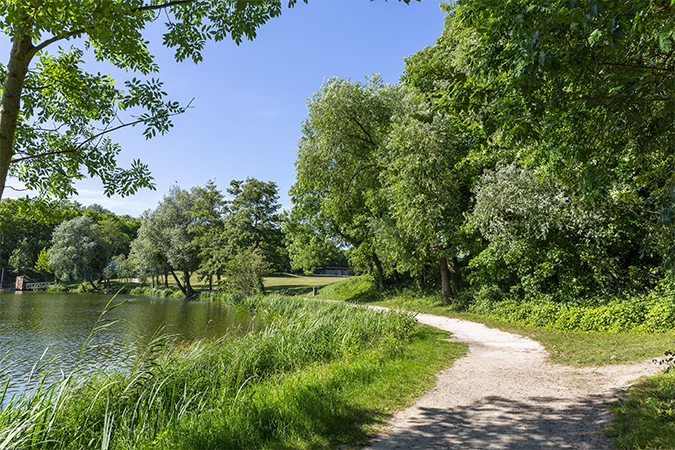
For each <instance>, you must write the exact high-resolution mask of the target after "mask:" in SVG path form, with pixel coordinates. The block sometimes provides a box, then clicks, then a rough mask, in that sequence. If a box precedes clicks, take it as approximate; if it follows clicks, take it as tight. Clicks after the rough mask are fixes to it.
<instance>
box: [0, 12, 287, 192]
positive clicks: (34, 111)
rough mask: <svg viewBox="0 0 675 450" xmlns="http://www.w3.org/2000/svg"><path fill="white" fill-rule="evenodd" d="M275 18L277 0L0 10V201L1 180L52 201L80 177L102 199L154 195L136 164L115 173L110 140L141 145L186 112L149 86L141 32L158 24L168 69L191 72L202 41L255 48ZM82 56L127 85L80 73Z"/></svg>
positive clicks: (150, 65) (150, 60) (152, 68)
mask: <svg viewBox="0 0 675 450" xmlns="http://www.w3.org/2000/svg"><path fill="white" fill-rule="evenodd" d="M295 3H296V0H288V5H289V6H293V5H294V4H295ZM281 8H282V3H281V0H250V1H238V0H237V1H235V0H208V1H198V0H50V1H44V0H23V1H3V2H0V32H2V33H4V34H6V35H7V36H8V37H9V39H10V40H11V49H10V51H9V54H8V55H6V58H7V59H6V60H5V61H4V62H0V82H1V83H2V88H1V89H2V91H1V92H0V96H1V97H0V198H1V197H2V195H3V192H4V189H5V185H6V180H7V176H8V175H9V176H13V177H16V178H17V179H18V180H20V181H21V182H23V183H24V184H25V185H26V186H28V187H29V188H32V189H35V190H37V191H39V192H40V193H42V194H44V195H48V196H54V197H67V196H69V195H70V194H73V193H74V192H75V189H74V188H73V181H74V180H76V179H81V178H84V177H86V176H94V177H98V178H100V179H101V181H102V183H103V186H104V190H105V193H106V194H107V195H112V194H120V195H129V194H133V193H134V192H136V190H137V189H139V188H143V187H151V188H152V187H153V182H152V177H151V176H150V173H149V170H148V167H147V166H146V165H144V164H142V163H141V162H140V161H138V160H134V161H133V162H132V163H131V166H130V167H129V168H126V169H124V168H121V167H119V166H118V165H117V162H116V157H117V155H118V153H119V152H120V147H119V145H118V144H116V143H115V142H113V141H112V140H111V139H110V137H109V134H110V133H111V132H112V131H115V130H117V129H120V128H122V127H128V126H134V125H138V126H142V127H143V134H144V135H145V137H146V138H150V137H152V136H155V135H156V134H157V133H165V132H167V131H168V130H169V128H170V127H171V117H172V116H173V115H175V114H180V113H182V112H183V111H185V105H179V104H178V103H177V102H174V101H170V100H168V99H167V94H166V93H165V92H164V91H163V90H162V83H161V81H159V80H158V79H156V78H154V77H153V74H155V73H157V72H159V67H158V65H157V64H156V63H155V60H154V57H153V55H152V54H151V53H150V49H149V46H148V44H149V42H148V41H147V37H146V36H147V27H148V26H149V25H150V24H151V23H152V22H156V21H157V20H163V21H165V26H166V30H165V32H164V35H163V44H164V45H165V46H167V47H169V48H172V49H174V50H175V59H176V60H177V61H182V60H186V59H191V60H192V61H194V62H199V61H201V60H202V50H203V49H204V46H205V44H206V42H207V41H209V40H216V41H220V40H223V39H224V38H225V37H227V36H228V35H229V36H230V37H231V38H232V39H233V40H234V41H235V42H237V43H240V42H241V41H242V40H243V39H244V38H248V39H253V38H255V36H256V30H257V28H258V27H260V26H261V25H263V24H264V23H266V22H267V21H268V20H269V19H270V18H272V17H276V16H278V15H279V14H280V13H281ZM68 43H71V46H70V47H69V48H68V47H67V44H68ZM85 50H92V51H93V56H94V57H95V59H96V60H97V61H105V62H107V63H110V64H112V65H113V66H116V67H118V68H120V69H123V70H125V71H127V72H129V73H131V74H133V76H132V77H131V78H130V79H128V80H125V81H123V82H122V83H120V84H116V83H115V80H113V79H112V78H111V77H110V76H109V75H106V74H101V73H89V72H87V70H86V68H85V64H84V51H85Z"/></svg>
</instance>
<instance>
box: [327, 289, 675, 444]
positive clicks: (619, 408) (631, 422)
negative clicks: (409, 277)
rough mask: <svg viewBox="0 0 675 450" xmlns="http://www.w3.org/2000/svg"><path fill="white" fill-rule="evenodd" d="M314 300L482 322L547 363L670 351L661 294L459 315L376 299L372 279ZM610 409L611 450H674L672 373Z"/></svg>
mask: <svg viewBox="0 0 675 450" xmlns="http://www.w3.org/2000/svg"><path fill="white" fill-rule="evenodd" d="M319 297H321V298H326V299H328V298H332V299H338V300H344V301H351V302H358V303H368V304H372V305H380V306H387V307H390V308H397V309H404V310H408V311H417V312H423V313H428V314H436V315H441V316H448V317H456V318H462V319H467V320H472V321H475V322H480V323H484V324H486V325H487V326H490V327H494V328H499V329H501V330H504V331H508V332H512V333H517V334H520V335H523V336H528V337H531V338H532V339H534V340H537V341H539V342H540V343H541V344H542V345H543V346H544V347H545V348H546V349H547V351H548V352H549V354H550V357H551V360H552V361H554V362H557V363H561V364H567V365H573V366H596V365H603V364H620V363H631V362H637V361H644V360H646V359H650V358H655V357H660V356H662V355H663V354H664V352H665V351H666V350H669V349H670V350H672V349H675V333H674V332H673V330H672V327H673V323H675V320H674V319H673V312H674V311H675V303H674V300H673V295H672V292H669V291H668V290H664V291H661V292H654V293H651V294H649V295H645V296H642V297H639V298H633V299H628V300H626V301H624V302H619V301H614V302H607V303H604V302H597V303H594V302H586V304H585V305H580V304H575V305H560V304H552V303H550V302H545V301H542V302H538V303H537V302H521V303H519V304H516V303H515V302H513V301H507V302H503V303H502V304H497V303H495V304H490V303H489V302H487V304H485V303H484V304H478V305H473V307H471V305H460V306H461V307H462V308H461V309H464V310H463V311H458V310H457V308H455V307H449V306H447V305H446V304H445V302H444V300H443V298H442V296H441V295H440V294H432V295H422V294H416V293H413V292H411V291H401V292H389V293H388V294H382V293H380V292H378V291H377V289H376V287H375V284H374V282H373V281H372V280H371V279H369V278H368V277H360V278H353V279H350V280H349V281H346V282H343V283H337V284H334V285H330V286H327V287H325V288H323V289H321V290H320V291H319ZM476 306H477V307H476ZM467 309H468V311H467ZM537 325H538V326H537ZM655 330H658V331H655ZM611 411H612V413H613V414H614V420H613V421H612V423H611V426H610V428H609V430H608V433H609V434H610V435H611V436H612V437H613V438H614V439H615V445H616V447H617V448H620V449H672V448H675V370H671V371H670V372H669V373H665V374H660V375H657V376H655V377H652V378H649V379H646V380H642V381H640V382H638V383H637V384H635V385H634V386H633V387H632V388H631V389H630V390H629V392H628V398H627V400H626V401H623V402H620V403H616V404H614V405H612V407H611Z"/></svg>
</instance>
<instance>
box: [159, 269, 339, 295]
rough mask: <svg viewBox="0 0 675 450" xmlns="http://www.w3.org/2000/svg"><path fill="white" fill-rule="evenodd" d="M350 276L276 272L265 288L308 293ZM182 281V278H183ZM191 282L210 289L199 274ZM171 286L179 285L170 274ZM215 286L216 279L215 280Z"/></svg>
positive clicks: (284, 291) (291, 293) (280, 292)
mask: <svg viewBox="0 0 675 450" xmlns="http://www.w3.org/2000/svg"><path fill="white" fill-rule="evenodd" d="M348 278H349V277H340V276H326V275H298V274H293V273H275V274H272V275H270V276H269V277H266V278H265V280H264V284H265V290H266V291H267V292H268V293H271V294H283V295H307V294H311V293H312V288H313V287H317V288H321V287H324V286H327V285H329V284H331V283H335V282H338V281H344V280H346V279H348ZM181 282H182V280H181ZM190 284H191V285H192V287H193V288H194V289H195V290H208V288H209V284H208V283H207V282H204V281H203V280H200V279H199V278H198V277H197V275H192V277H190ZM169 286H170V287H177V285H176V281H175V280H174V279H173V277H172V276H169ZM214 286H215V280H214Z"/></svg>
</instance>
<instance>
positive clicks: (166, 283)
mask: <svg viewBox="0 0 675 450" xmlns="http://www.w3.org/2000/svg"><path fill="white" fill-rule="evenodd" d="M162 268H164V289H169V265H168V264H167V263H163V264H162ZM171 273H173V269H171ZM173 277H174V278H176V274H174V275H173Z"/></svg>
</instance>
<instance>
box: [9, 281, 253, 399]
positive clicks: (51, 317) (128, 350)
mask: <svg viewBox="0 0 675 450" xmlns="http://www.w3.org/2000/svg"><path fill="white" fill-rule="evenodd" d="M110 298H111V296H110V295H100V294H57V293H45V292H36V293H33V292H17V293H14V292H0V358H1V357H2V356H4V355H8V356H6V357H5V359H4V361H2V363H0V367H1V368H4V372H3V378H2V381H5V380H6V379H7V377H9V379H10V380H11V388H10V392H11V393H17V392H22V391H24V390H26V389H28V388H30V387H33V386H34V385H35V381H29V379H30V374H31V371H32V370H33V367H34V366H36V364H37V365H38V366H42V367H47V368H52V369H54V368H58V369H59V370H63V371H64V372H65V373H69V372H71V371H72V370H73V369H74V368H75V367H78V366H79V367H88V368H90V369H89V370H91V368H106V367H114V368H124V367H126V365H127V364H129V363H130V361H131V360H133V357H134V355H135V354H137V353H138V351H140V350H142V349H143V348H145V347H146V346H147V344H148V342H149V341H150V340H151V339H152V337H153V335H156V334H157V333H158V332H159V333H161V334H168V335H172V336H175V338H176V339H179V340H181V341H190V340H194V339H213V338H219V337H222V336H225V335H228V334H244V333H246V332H248V331H251V330H252V329H255V328H256V327H259V326H260V322H259V321H257V320H256V319H255V318H254V317H251V316H250V315H249V314H247V313H244V312H241V311H237V310H234V309H232V308H230V307H227V306H225V305H223V304H220V303H212V302H186V301H184V300H178V299H176V300H174V299H156V298H150V297H136V296H128V295H125V296H117V297H116V298H115V300H113V303H112V304H113V305H114V304H117V303H120V302H122V301H125V303H123V304H122V305H121V306H119V307H117V308H114V309H112V310H111V311H109V312H107V313H106V314H105V315H104V316H103V318H101V314H102V312H103V311H104V309H105V306H106V304H107V303H108V301H109V300H110ZM110 321H116V322H115V323H110ZM105 324H108V325H107V326H105V328H106V329H105V330H99V331H97V332H96V333H94V334H93V335H92V330H94V329H95V328H97V326H99V328H100V326H101V325H105ZM85 342H87V343H88V344H87V345H86V346H85V350H84V351H83V352H82V355H81V356H79V359H78V354H79V353H80V349H81V348H82V347H83V344H85ZM58 376H59V374H58V373H55V374H54V375H53V377H58Z"/></svg>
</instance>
